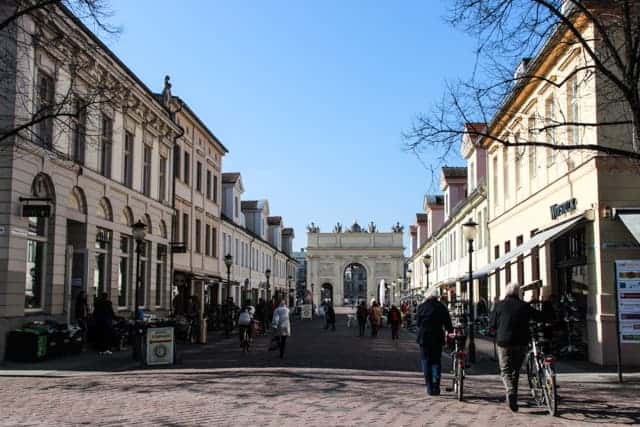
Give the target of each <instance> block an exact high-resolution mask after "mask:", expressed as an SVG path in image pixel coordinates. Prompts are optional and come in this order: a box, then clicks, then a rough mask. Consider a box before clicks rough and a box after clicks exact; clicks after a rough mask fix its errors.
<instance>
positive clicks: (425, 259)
mask: <svg viewBox="0 0 640 427" xmlns="http://www.w3.org/2000/svg"><path fill="white" fill-rule="evenodd" d="M422 262H423V263H424V266H425V268H426V269H427V286H426V288H429V267H430V266H431V255H429V254H426V255H425V256H423V257H422Z"/></svg>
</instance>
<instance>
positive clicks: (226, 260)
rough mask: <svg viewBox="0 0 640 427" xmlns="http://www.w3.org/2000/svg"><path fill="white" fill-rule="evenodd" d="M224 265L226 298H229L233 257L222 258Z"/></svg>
mask: <svg viewBox="0 0 640 427" xmlns="http://www.w3.org/2000/svg"><path fill="white" fill-rule="evenodd" d="M224 265H226V266H227V298H229V297H230V296H231V266H232V265H233V255H231V254H226V255H225V256H224Z"/></svg>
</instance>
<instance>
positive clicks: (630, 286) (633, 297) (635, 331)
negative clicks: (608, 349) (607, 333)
mask: <svg viewBox="0 0 640 427" xmlns="http://www.w3.org/2000/svg"><path fill="white" fill-rule="evenodd" d="M616 292H617V296H618V298H617V299H618V300H617V301H616V303H617V304H618V322H619V325H620V342H621V343H635V344H640V260H625V261H616Z"/></svg>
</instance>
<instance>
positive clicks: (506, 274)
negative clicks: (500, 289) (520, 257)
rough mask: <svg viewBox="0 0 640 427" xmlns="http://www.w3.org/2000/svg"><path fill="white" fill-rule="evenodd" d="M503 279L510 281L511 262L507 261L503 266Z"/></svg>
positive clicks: (506, 281)
mask: <svg viewBox="0 0 640 427" xmlns="http://www.w3.org/2000/svg"><path fill="white" fill-rule="evenodd" d="M504 281H505V283H507V284H509V283H511V262H510V261H508V262H507V263H506V264H505V266H504Z"/></svg>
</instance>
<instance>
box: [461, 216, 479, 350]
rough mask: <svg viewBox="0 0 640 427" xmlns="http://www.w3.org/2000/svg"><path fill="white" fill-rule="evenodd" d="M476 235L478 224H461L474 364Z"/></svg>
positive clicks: (470, 345)
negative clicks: (466, 251)
mask: <svg viewBox="0 0 640 427" xmlns="http://www.w3.org/2000/svg"><path fill="white" fill-rule="evenodd" d="M477 233H478V223H476V222H475V221H474V220H473V219H471V218H469V220H468V221H467V222H465V223H464V224H462V234H463V236H464V238H465V239H466V240H467V242H469V281H468V286H469V291H468V292H467V295H468V296H469V362H470V363H475V361H476V343H475V330H476V327H475V310H474V297H473V256H472V255H473V241H474V240H475V238H476V234H477Z"/></svg>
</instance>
